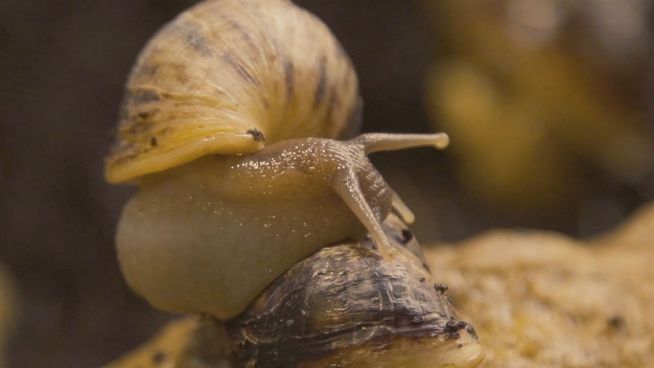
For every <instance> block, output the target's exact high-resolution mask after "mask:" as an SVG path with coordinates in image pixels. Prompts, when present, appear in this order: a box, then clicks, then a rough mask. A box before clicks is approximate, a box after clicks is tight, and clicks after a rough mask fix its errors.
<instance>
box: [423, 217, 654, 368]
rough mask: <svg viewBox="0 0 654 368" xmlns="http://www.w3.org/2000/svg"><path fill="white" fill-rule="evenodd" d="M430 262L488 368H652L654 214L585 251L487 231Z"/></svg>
mask: <svg viewBox="0 0 654 368" xmlns="http://www.w3.org/2000/svg"><path fill="white" fill-rule="evenodd" d="M427 260H428V263H429V264H430V265H431V267H432V272H433V274H434V277H435V279H437V280H442V281H443V282H445V283H447V284H448V285H449V287H450V295H452V297H453V299H454V302H455V306H457V307H458V310H459V311H460V313H461V314H462V316H463V318H465V319H467V320H468V321H470V322H471V323H472V324H473V325H474V326H475V328H476V329H477V333H478V335H479V337H480V342H481V343H482V345H483V346H484V347H485V349H486V353H487V360H486V363H485V364H486V366H488V367H506V368H511V367H561V368H566V367H575V368H581V367H654V206H650V207H648V208H645V209H643V210H641V211H640V212H639V213H638V214H636V215H635V216H634V217H633V218H632V219H631V220H630V221H629V222H628V223H626V224H625V225H623V226H621V227H620V228H618V229H617V230H616V231H614V232H613V233H611V234H608V235H606V236H603V237H601V238H598V239H594V240H591V241H587V242H582V241H576V240H574V239H570V238H568V237H565V236H562V235H559V234H555V233H547V232H537V231H528V232H516V231H492V232H490V233H487V234H483V235H480V236H477V237H475V238H473V239H470V240H467V241H465V242H463V243H461V244H456V245H452V246H446V247H441V248H435V249H432V250H430V251H428V252H427Z"/></svg>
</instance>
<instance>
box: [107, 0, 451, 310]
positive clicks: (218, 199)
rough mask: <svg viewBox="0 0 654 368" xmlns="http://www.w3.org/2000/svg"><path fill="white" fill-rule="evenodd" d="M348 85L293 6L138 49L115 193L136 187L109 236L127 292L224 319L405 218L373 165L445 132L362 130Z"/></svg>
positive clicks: (239, 2) (349, 75)
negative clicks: (350, 241)
mask: <svg viewBox="0 0 654 368" xmlns="http://www.w3.org/2000/svg"><path fill="white" fill-rule="evenodd" d="M359 106H360V99H359V97H358V92H357V82H356V74H355V73H354V70H353V68H352V65H351V63H350V61H349V59H348V58H347V56H346V55H345V53H344V52H343V50H342V48H341V47H340V46H339V45H338V42H337V41H336V40H335V38H334V37H333V36H332V35H331V33H330V32H329V30H328V29H327V28H326V27H325V26H324V25H323V24H322V23H321V22H320V21H319V20H317V19H316V18H315V17H313V16H312V15H310V14H309V13H307V12H305V11H303V10H301V9H299V8H297V7H296V6H295V5H293V4H292V3H291V2H290V1H287V0H209V1H205V2H203V3H200V4H198V5H197V6H195V7H193V8H191V9H189V10H188V11H186V12H184V13H182V14H181V15H180V16H178V17H177V18H176V19H175V20H174V21H172V22H171V23H169V24H168V25H167V26H165V27H164V28H163V29H162V30H161V31H160V32H159V33H158V34H157V35H156V36H155V37H154V38H153V39H152V40H151V41H150V42H149V43H148V45H147V46H146V47H145V49H144V51H143V52H142V53H141V55H140V56H139V59H138V61H137V63H136V65H135V66H134V69H133V71H132V74H131V76H130V79H129V81H128V83H127V88H126V96H125V101H124V104H123V109H122V114H121V121H120V123H119V129H118V130H119V132H118V140H117V142H116V144H115V145H114V148H113V149H112V151H111V153H110V155H109V156H108V158H107V160H106V171H105V173H106V177H107V180H108V181H110V182H115V183H120V182H134V183H137V184H138V185H139V192H138V193H137V194H136V195H135V196H134V197H133V198H132V199H131V200H130V201H129V202H128V203H127V205H126V206H125V208H124V210H123V213H122V216H121V219H120V222H119V225H118V231H117V236H116V241H117V249H118V259H119V262H120V265H121V269H122V271H123V274H124V275H125V278H126V280H127V282H128V284H129V285H130V286H131V287H132V288H133V289H134V290H135V291H136V292H137V293H139V294H141V295H142V296H143V297H145V298H146V299H147V300H148V301H149V302H150V303H151V304H153V305H154V306H156V307H158V308H161V309H164V310H168V311H175V312H193V313H206V314H210V315H212V316H214V317H216V318H219V319H229V318H231V317H234V316H236V315H238V314H239V313H240V312H242V311H243V310H244V309H245V308H246V306H247V305H248V303H249V302H251V301H252V300H253V299H254V298H255V297H256V296H257V295H258V294H259V293H260V292H261V291H262V290H263V289H264V288H265V287H266V286H267V285H268V284H270V283H271V282H272V281H273V280H274V279H275V278H277V277H278V276H280V275H281V274H282V273H284V271H286V270H287V269H289V268H290V267H291V266H293V265H294V264H295V263H297V262H298V261H300V260H301V259H303V258H305V257H307V256H309V255H310V254H312V253H314V252H315V251H317V250H318V249H320V248H321V247H324V246H326V245H329V244H332V243H334V242H336V241H339V240H343V239H347V238H355V239H356V238H361V237H362V236H363V235H364V234H365V233H366V232H367V233H369V234H370V236H371V237H372V239H373V240H374V241H375V243H376V244H377V246H379V248H380V253H381V254H384V256H386V257H390V258H392V257H393V256H394V254H395V253H396V251H395V249H394V248H393V247H391V245H390V241H389V240H388V239H387V236H386V235H385V234H384V232H383V230H382V227H381V222H382V221H383V220H384V219H385V218H386V217H387V216H388V214H389V213H390V212H391V210H392V209H395V210H396V212H398V213H399V214H400V215H401V216H402V217H403V219H404V220H406V221H407V222H411V221H413V215H412V214H411V212H410V210H409V209H408V208H407V207H406V206H405V205H404V204H403V203H402V201H401V200H400V198H399V197H398V196H397V194H395V192H394V191H393V190H392V189H391V188H390V187H389V186H388V184H387V183H386V182H385V181H384V180H383V178H382V176H381V174H379V173H378V172H377V170H376V169H375V168H374V167H373V166H372V164H371V163H370V161H369V160H368V158H367V156H366V155H367V154H368V153H372V152H376V151H382V150H395V149H403V148H409V147H416V146H434V147H436V148H444V147H445V146H446V145H447V143H448V138H447V136H446V135H445V134H442V133H440V134H424V135H421V134H404V135H402V134H379V133H377V134H364V135H361V136H358V137H356V138H353V139H349V140H345V141H338V140H335V139H334V138H338V137H344V136H349V135H351V134H350V132H352V131H356V129H357V128H358V121H359V118H358V116H359V113H360V108H359Z"/></svg>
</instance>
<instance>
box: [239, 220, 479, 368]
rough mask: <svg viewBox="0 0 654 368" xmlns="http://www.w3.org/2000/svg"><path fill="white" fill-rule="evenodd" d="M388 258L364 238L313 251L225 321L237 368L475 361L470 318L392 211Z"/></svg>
mask: <svg viewBox="0 0 654 368" xmlns="http://www.w3.org/2000/svg"><path fill="white" fill-rule="evenodd" d="M384 231H385V232H386V233H387V234H388V235H389V238H391V239H392V242H391V243H392V245H393V246H394V247H397V248H398V250H399V251H400V252H399V254H400V255H399V256H398V257H396V258H395V259H393V260H390V261H389V260H387V259H385V258H384V257H380V255H379V253H378V252H377V251H375V250H374V249H372V248H371V243H370V242H369V241H367V242H363V244H357V243H355V242H346V243H341V244H338V245H334V246H329V247H325V248H323V249H321V250H320V251H319V252H317V253H315V254H314V255H312V256H311V257H309V258H307V259H305V260H303V261H301V262H300V263H298V264H296V265H295V266H294V267H293V268H291V269H290V270H289V271H287V272H286V273H285V274H284V275H283V276H281V277H280V278H278V279H277V280H275V282H274V283H273V284H271V285H270V286H269V287H268V288H267V289H266V290H265V291H264V292H263V293H262V294H261V295H260V296H259V297H258V298H257V299H256V300H255V301H254V303H253V304H252V306H251V307H250V308H249V309H247V311H246V312H244V313H243V314H242V315H240V316H238V317H237V318H235V319H232V320H229V321H227V324H226V326H227V331H228V333H229V335H230V337H231V338H232V341H233V346H234V351H235V357H236V358H235V363H236V366H238V367H241V366H243V367H258V368H273V367H305V368H310V367H362V368H365V367H389V368H390V367H412V368H422V367H425V368H427V367H429V368H431V367H444V366H447V367H475V366H477V365H478V364H480V362H481V361H482V360H483V357H484V354H483V352H482V350H481V347H480V345H479V344H478V343H477V336H476V334H475V331H474V329H473V328H472V326H471V325H469V324H467V323H466V322H463V321H461V320H460V319H459V318H458V317H457V315H456V312H455V311H454V308H453V307H452V305H451V303H450V300H449V298H448V297H447V295H446V291H445V290H446V289H445V288H443V287H440V286H439V285H436V286H435V284H434V283H433V280H432V277H431V275H430V273H429V271H428V270H427V269H426V267H425V266H424V264H423V263H422V262H421V260H420V259H421V258H420V257H421V253H420V250H419V245H418V243H417V242H416V240H415V238H412V237H411V236H410V233H408V229H406V227H405V225H403V224H402V223H401V221H399V220H398V219H397V218H396V217H393V216H391V217H389V219H388V220H387V221H386V222H385V223H384Z"/></svg>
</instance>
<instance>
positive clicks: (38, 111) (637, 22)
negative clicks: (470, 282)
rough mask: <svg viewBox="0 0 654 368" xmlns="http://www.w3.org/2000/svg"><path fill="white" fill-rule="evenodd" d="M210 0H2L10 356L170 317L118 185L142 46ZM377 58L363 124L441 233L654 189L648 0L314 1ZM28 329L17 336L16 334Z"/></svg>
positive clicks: (108, 353) (588, 206) (334, 25)
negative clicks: (126, 255)
mask: <svg viewBox="0 0 654 368" xmlns="http://www.w3.org/2000/svg"><path fill="white" fill-rule="evenodd" d="M192 3H194V1H189V0H131V1H113V0H85V1H66V2H45V1H41V2H37V1H34V0H32V1H30V0H27V1H25V0H2V1H0V346H2V345H6V346H5V349H4V350H5V351H4V353H0V367H1V366H2V364H3V362H6V364H7V366H9V367H53V368H57V367H93V366H99V365H101V364H103V363H107V362H108V361H110V360H112V359H115V358H116V357H118V356H119V355H121V354H122V353H124V352H126V351H127V350H129V349H130V348H132V347H134V346H136V345H137V344H138V343H140V342H141V341H143V340H144V339H146V338H147V337H149V336H150V335H152V334H153V333H154V331H156V330H157V329H158V327H159V326H161V324H162V323H163V322H164V321H166V320H167V319H170V318H171V317H172V316H171V315H168V314H164V313H160V312H157V311H155V310H153V309H152V308H150V307H149V306H148V305H146V304H145V303H144V302H143V301H141V300H140V299H139V298H137V297H135V296H134V295H133V294H132V293H131V292H130V291H129V290H128V289H127V287H126V286H125V284H124V283H123V281H122V279H121V276H120V273H119V270H118V267H117V263H116V260H115V256H114V248H113V234H114V228H115V224H116V220H117V218H118V215H119V211H120V209H121V206H122V205H123V204H124V203H125V201H126V199H127V198H128V196H129V194H130V193H131V192H132V191H133V190H134V189H133V188H130V187H116V186H109V185H107V184H106V183H105V182H104V180H103V177H102V160H103V156H104V154H105V153H106V151H107V148H108V146H109V143H110V140H111V136H112V130H113V127H114V123H115V121H116V119H117V109H118V105H119V103H120V100H121V95H122V89H123V83H124V81H125V79H126V76H127V73H128V71H129V69H130V66H131V64H132V62H133V61H134V59H135V57H136V55H137V53H138V51H139V49H140V48H141V47H142V46H143V45H144V43H145V42H146V41H147V39H148V38H149V37H150V36H151V35H152V34H153V33H154V32H155V31H156V30H157V29H158V28H159V27H160V26H161V25H162V24H164V23H165V22H166V21H168V20H170V19H171V18H173V17H174V16H175V14H177V13H178V12H180V11H181V10H182V9H184V8H186V7H188V6H190V5H191V4H192ZM296 3H298V4H299V5H301V6H303V7H305V8H307V9H309V10H310V11H312V12H313V13H315V14H317V15H318V16H319V17H320V18H321V19H323V20H324V21H325V22H326V23H327V24H328V25H329V26H330V27H331V29H332V30H333V32H334V33H335V34H336V36H337V37H338V38H339V39H340V40H341V42H342V43H343V45H344V47H345V49H346V50H347V51H348V52H349V54H350V56H351V57H352V59H353V61H354V64H355V66H356V69H357V71H358V74H359V79H360V84H361V93H362V96H363V98H364V100H365V110H364V125H363V129H364V130H365V131H392V132H428V131H435V130H444V131H446V132H448V133H449V134H450V136H451V138H452V144H451V147H450V149H448V150H447V151H446V152H435V151H433V150H429V149H421V150H412V151H403V152H394V153H383V154H381V153H380V154H376V155H375V156H374V157H373V161H374V163H375V164H376V165H377V167H378V168H379V169H380V171H382V173H383V174H384V176H385V178H386V179H387V180H388V181H389V182H390V183H391V185H392V186H393V187H394V188H395V189H396V190H397V191H398V192H399V193H400V194H401V195H402V197H403V198H404V199H405V201H406V202H407V203H408V204H409V206H410V207H412V209H413V210H414V212H415V213H416V215H417V218H418V220H417V222H416V224H415V226H414V227H413V229H414V230H415V233H416V234H417V236H418V238H419V239H421V241H422V242H423V243H425V244H428V243H434V242H436V241H440V240H445V241H455V240H459V239H463V238H466V237H468V236H471V235H473V234H476V233H478V232H480V231H483V230H485V229H489V228H492V227H497V226H502V227H537V228H542V229H551V230H557V231H562V232H565V233H567V234H570V235H573V236H580V237H589V236H593V235H595V234H598V233H600V232H602V231H604V230H606V229H608V228H610V227H611V226H613V225H615V224H617V223H618V222H620V221H621V220H622V219H624V218H625V216H627V215H628V214H629V213H630V212H632V211H633V210H634V209H636V208H638V207H639V206H640V205H642V204H643V203H644V202H646V201H648V200H651V199H652V198H653V197H654V171H653V167H654V165H653V160H654V155H653V152H654V59H653V58H652V56H653V46H654V42H652V41H653V40H652V35H653V28H654V27H653V25H654V4H653V2H652V1H650V0H620V1H615V0H576V1H572V0H466V1H461V0H422V1H420V0H413V1H397V0H375V1H374V2H371V1H364V0H357V1H338V2H337V1H332V0H298V1H296ZM7 331H12V334H11V335H10V336H9V338H8V340H7V343H6V344H5V341H6V337H7V336H6V334H5V333H6V332H7Z"/></svg>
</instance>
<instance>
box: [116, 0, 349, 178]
mask: <svg viewBox="0 0 654 368" xmlns="http://www.w3.org/2000/svg"><path fill="white" fill-rule="evenodd" d="M359 123H360V99H359V97H358V83H357V78H356V74H355V72H354V69H353V67H352V64H351V62H350V59H349V58H348V56H347V55H346V54H345V52H344V51H343V49H342V48H341V46H340V44H339V43H338V41H337V40H336V39H335V38H334V37H333V35H332V34H331V32H330V31H329V29H328V28H327V27H326V26H325V25H324V24H323V23H322V22H321V21H320V20H319V19H317V18H316V17H314V16H313V15H311V14H310V13H308V12H306V11H304V10H303V9H301V8H299V7H297V6H295V5H294V4H293V3H291V2H290V1H288V0H213V1H205V2H202V3H199V4H198V5H196V6H194V7H192V8H190V9H188V10H187V11H185V12H183V13H182V14H181V15H179V16H178V17H177V18H176V19H175V20H173V21H172V22H171V23H169V24H167V25H166V26H165V27H163V29H161V30H160V31H159V33H158V34H157V35H156V36H155V37H154V38H153V39H152V40H151V41H150V42H149V43H148V44H147V46H146V47H145V48H144V49H143V51H142V52H141V55H140V56H139V58H138V60H137V62H136V64H135V65H134V67H133V70H132V73H131V76H130V77H129V81H128V82H127V87H126V96H125V100H124V103H123V108H122V113H121V118H120V123H119V128H118V139H117V141H116V144H115V146H114V147H113V150H112V152H111V154H110V155H109V156H108V158H107V160H106V170H105V173H106V177H107V180H108V181H110V182H112V183H119V182H124V181H128V180H134V179H135V178H138V177H140V176H143V175H146V174H149V173H153V172H158V171H162V170H166V169H169V168H172V167H175V166H178V165H181V164H184V163H186V162H190V161H192V160H194V159H196V158H199V157H201V156H204V155H207V154H244V153H251V152H256V151H258V150H260V149H262V148H263V146H264V141H265V142H267V143H274V142H278V141H281V140H285V139H289V138H299V137H327V138H337V137H342V136H344V135H348V134H352V133H353V132H356V130H358V126H359Z"/></svg>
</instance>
